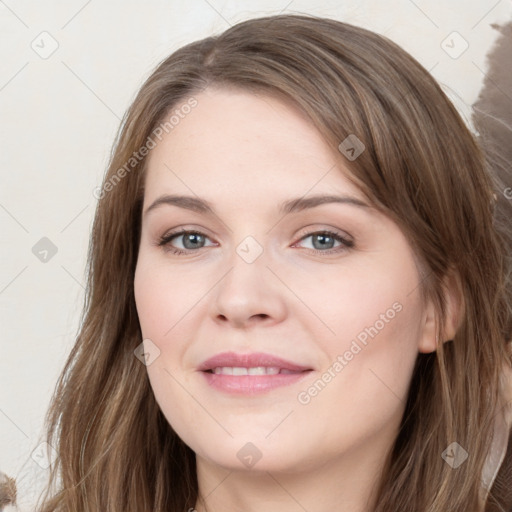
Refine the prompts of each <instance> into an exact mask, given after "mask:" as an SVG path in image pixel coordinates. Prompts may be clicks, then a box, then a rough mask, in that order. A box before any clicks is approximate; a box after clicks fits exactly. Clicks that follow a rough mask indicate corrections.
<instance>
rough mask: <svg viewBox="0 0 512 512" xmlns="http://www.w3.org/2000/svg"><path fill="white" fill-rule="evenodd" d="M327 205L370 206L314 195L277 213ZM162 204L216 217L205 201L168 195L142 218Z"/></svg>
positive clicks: (350, 198)
mask: <svg viewBox="0 0 512 512" xmlns="http://www.w3.org/2000/svg"><path fill="white" fill-rule="evenodd" d="M327 203H341V204H348V205H350V206H356V207H358V208H370V206H369V205H368V204H366V203H365V202H364V201H361V200H360V199H357V198H356V197H353V196H346V195H343V196H334V195H316V196H310V197H298V198H296V199H290V200H288V201H285V202H283V203H281V204H280V205H279V212H280V213H282V214H289V213H294V212H300V211H302V210H306V209H309V208H315V207H316V206H320V205H322V204H327ZM164 204H167V205H171V206H177V207H179V208H184V209H186V210H192V211H194V212H197V213H203V214H207V215H215V216H217V214H216V213H215V208H214V207H213V206H212V204H211V203H210V202H208V201H206V200H205V199H200V198H198V197H192V196H182V195H170V194H165V195H163V196H160V197H159V198H157V199H156V200H155V201H154V202H153V203H152V204H151V205H150V206H148V207H147V208H146V211H145V212H144V216H146V215H147V214H148V213H149V212H150V211H152V210H154V209H156V208H158V207H159V206H162V205H164Z"/></svg>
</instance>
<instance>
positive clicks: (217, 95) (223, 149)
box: [145, 89, 363, 206]
mask: <svg viewBox="0 0 512 512" xmlns="http://www.w3.org/2000/svg"><path fill="white" fill-rule="evenodd" d="M194 98H195V100H196V101H197V104H196V106H195V107H193V108H191V109H190V110H188V109H187V111H188V113H187V114H186V115H184V114H182V115H181V116H180V117H179V118H178V117H175V120H178V122H177V123H176V124H174V125H173V128H172V129H170V130H169V131H168V133H165V132H164V133H163V136H162V140H161V141H159V142H158V143H157V145H156V147H155V148H154V149H152V150H151V152H150V154H149V157H148V162H147V168H146V172H147V176H146V183H145V203H147V202H149V201H150V200H153V199H154V198H155V197H156V196H157V195H158V194H160V193H162V192H173V193H174V192H176V193H187V194H189V195H190V194H191V193H193V194H197V195H199V196H201V197H206V198H211V199H212V201H216V200H217V198H218V200H220V201H224V200H226V201H230V202H238V204H239V205H240V206H241V205H245V206H247V205H248V204H249V203H251V202H261V201H275V200H276V199H277V200H279V199H281V200H285V199H287V198H289V197H292V196H294V197H295V196H302V195H305V194H307V193H308V191H311V192H314V193H319V192H323V193H344V194H347V193H350V194H351V195H353V196H356V197H359V198H361V199H363V196H362V193H361V192H360V191H359V190H358V189H357V187H356V186H355V185H354V184H353V183H351V182H350V181H349V180H348V178H347V177H346V175H347V173H348V171H347V168H346V167H345V166H344V165H343V159H342V158H341V157H340V155H339V154H336V152H335V151H333V149H332V148H331V147H329V145H328V144H327V143H326V141H325V140H324V139H323V138H322V136H321V134H320V133H319V132H318V131H317V130H316V128H315V127H314V126H313V125H312V124H311V122H310V121H309V120H308V119H307V118H306V116H305V115H304V114H303V113H302V112H300V111H299V110H298V109H297V108H295V107H294V106H293V105H292V104H291V103H288V102H283V100H281V99H277V98H275V97H271V96H267V95H264V96H263V95H255V94H253V93H251V92H243V91H233V90H225V89H207V90H205V91H204V92H201V93H199V94H197V95H195V96H194ZM179 108H180V106H179V105H177V106H176V107H173V109H172V112H175V111H176V110H179ZM172 112H171V113H170V114H172ZM168 117H169V116H168Z"/></svg>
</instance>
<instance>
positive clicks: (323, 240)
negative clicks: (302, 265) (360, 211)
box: [300, 231, 354, 254]
mask: <svg viewBox="0 0 512 512" xmlns="http://www.w3.org/2000/svg"><path fill="white" fill-rule="evenodd" d="M307 238H311V239H312V241H313V244H312V245H313V248H312V249H311V250H312V251H313V252H314V253H317V254H320V253H323V254H326V253H327V254H332V253H338V252H343V251H347V250H348V249H351V248H352V247H354V242H353V241H352V240H349V239H348V238H346V237H345V236H344V235H342V234H341V233H338V232H335V231H315V232H312V233H308V234H306V235H305V236H303V237H302V238H301V239H300V240H306V239H307ZM336 241H337V242H339V245H338V246H337V247H333V244H334V243H335V242H336Z"/></svg>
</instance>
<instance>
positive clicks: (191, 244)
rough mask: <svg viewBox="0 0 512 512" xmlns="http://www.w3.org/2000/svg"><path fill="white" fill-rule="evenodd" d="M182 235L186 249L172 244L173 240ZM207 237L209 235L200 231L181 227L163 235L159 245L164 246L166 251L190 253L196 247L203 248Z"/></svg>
mask: <svg viewBox="0 0 512 512" xmlns="http://www.w3.org/2000/svg"><path fill="white" fill-rule="evenodd" d="M181 237H183V246H184V247H183V248H184V249H185V250H183V249H180V248H178V247H174V246H172V245H171V241H172V240H174V239H175V238H181ZM206 238H208V237H207V236H206V235H205V234H204V233H201V232H200V231H194V230H186V229H181V230H179V231H174V232H172V233H168V234H165V235H164V236H162V237H161V238H160V241H159V242H158V246H159V247H163V248H164V250H165V251H169V252H172V253H173V254H188V253H189V252H191V251H192V252H193V251H194V249H197V248H199V249H201V248H202V247H203V245H202V244H203V243H204V240H205V239H206Z"/></svg>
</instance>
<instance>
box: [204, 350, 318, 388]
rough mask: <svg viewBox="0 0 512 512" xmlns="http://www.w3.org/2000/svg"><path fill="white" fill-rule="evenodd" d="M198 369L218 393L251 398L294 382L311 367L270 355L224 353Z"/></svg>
mask: <svg viewBox="0 0 512 512" xmlns="http://www.w3.org/2000/svg"><path fill="white" fill-rule="evenodd" d="M198 370H199V371H200V372H201V373H202V374H203V375H204V378H205V379H206V382H207V383H208V384H209V385H210V387H211V388H213V389H215V390H217V391H222V392H225V393H231V394H242V395H254V394H259V393H265V392H268V391H271V390H274V389H276V388H279V387H282V386H288V385H290V384H293V383H296V382H298V381H300V380H302V379H303V378H304V377H305V376H307V375H309V374H310V373H311V372H312V371H313V368H309V367H307V366H304V365H300V364H297V363H293V362H291V361H287V360H285V359H282V358H280V357H277V356H273V355H271V354H263V353H252V354H236V353H234V352H224V353H222V354H218V355H217V356H214V357H212V358H210V359H208V360H206V361H205V362H204V363H203V364H202V365H201V366H200V367H199V368H198Z"/></svg>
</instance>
